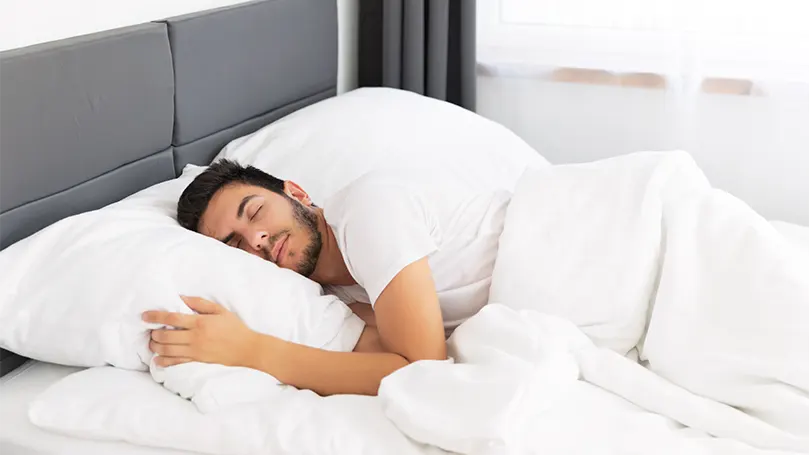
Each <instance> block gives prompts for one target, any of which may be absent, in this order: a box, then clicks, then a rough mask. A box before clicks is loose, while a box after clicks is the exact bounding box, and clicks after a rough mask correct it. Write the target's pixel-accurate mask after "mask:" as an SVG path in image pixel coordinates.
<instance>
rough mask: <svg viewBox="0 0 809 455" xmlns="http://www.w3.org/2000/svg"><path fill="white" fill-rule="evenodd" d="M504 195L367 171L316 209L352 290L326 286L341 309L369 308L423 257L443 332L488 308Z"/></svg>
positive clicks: (432, 177) (436, 179)
mask: <svg viewBox="0 0 809 455" xmlns="http://www.w3.org/2000/svg"><path fill="white" fill-rule="evenodd" d="M510 200H511V194H510V193H509V192H508V191H491V190H482V189H476V188H474V187H472V186H471V185H470V184H469V183H468V182H461V181H456V180H454V179H452V178H451V177H447V176H446V174H445V175H438V174H437V173H428V172H423V171H418V172H405V171H374V172H370V173H368V174H365V175H364V176H362V177H360V178H359V179H357V180H356V181H354V182H353V183H351V184H349V185H348V186H346V187H345V188H343V189H342V190H341V191H339V192H337V193H336V194H334V195H333V196H332V197H331V198H329V199H328V200H327V201H326V203H325V204H324V208H323V209H324V214H325V218H326V222H327V223H328V224H329V226H331V228H332V230H333V231H334V235H335V237H336V239H337V244H338V246H339V248H340V251H341V252H342V254H343V259H344V260H345V262H346V265H347V266H348V271H349V272H350V273H351V275H352V276H353V277H354V280H355V281H356V282H357V283H358V285H357V286H330V287H328V288H327V291H328V292H332V293H334V294H335V295H337V296H338V297H340V298H341V299H342V300H343V301H345V302H347V303H352V302H364V303H370V304H371V305H374V304H375V303H376V300H377V299H378V298H379V295H380V294H381V293H382V291H383V290H384V289H385V287H386V286H387V285H388V283H390V281H391V280H392V279H393V278H394V277H395V276H396V275H397V274H398V273H399V272H400V271H401V270H402V269H403V268H405V267H406V266H408V265H409V264H411V263H413V262H415V261H416V260H418V259H421V258H422V257H424V256H428V262H429V265H430V269H431V270H432V274H433V280H434V281H435V286H436V290H437V291H438V299H439V302H440V304H441V313H442V315H443V319H444V326H445V328H447V329H450V330H451V329H453V328H455V327H457V326H458V325H459V324H460V323H462V322H463V321H465V320H466V319H468V318H469V317H470V316H472V315H474V314H475V313H477V312H478V311H479V310H480V309H481V308H482V307H483V306H484V305H485V304H486V303H487V301H488V298H489V287H490V285H491V277H492V270H493V269H494V261H495V258H496V256H497V245H498V242H499V238H500V234H501V233H502V231H503V222H504V220H505V215H506V208H507V207H508V203H509V201H510Z"/></svg>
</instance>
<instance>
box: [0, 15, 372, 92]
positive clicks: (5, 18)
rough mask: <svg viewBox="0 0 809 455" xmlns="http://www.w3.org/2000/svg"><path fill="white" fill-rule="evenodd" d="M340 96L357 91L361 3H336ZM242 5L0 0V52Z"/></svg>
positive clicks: (338, 85) (338, 86)
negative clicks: (358, 23)
mask: <svg viewBox="0 0 809 455" xmlns="http://www.w3.org/2000/svg"><path fill="white" fill-rule="evenodd" d="M336 1H337V9H338V20H339V28H340V33H339V37H338V48H339V70H338V77H337V88H338V91H339V92H340V93H342V92H345V91H348V90H351V89H353V88H355V87H356V86H357V72H356V60H357V22H358V14H359V0H336ZM245 2H246V0H171V1H167V0H70V1H65V0H0V51H3V50H7V49H14V48H18V47H23V46H30V45H32V44H37V43H43V42H47V41H54V40H58V39H64V38H68V37H71V36H78V35H85V34H88V33H94V32H98V31H102V30H110V29H113V28H117V27H124V26H127V25H134V24H139V23H143V22H148V21H152V20H157V19H162V18H166V17H171V16H176V15H179V14H186V13H192V12H196V11H203V10H206V9H211V8H218V7H221V6H227V5H234V4H238V3H245Z"/></svg>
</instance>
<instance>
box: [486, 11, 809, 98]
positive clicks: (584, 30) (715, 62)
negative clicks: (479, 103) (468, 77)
mask: <svg viewBox="0 0 809 455" xmlns="http://www.w3.org/2000/svg"><path fill="white" fill-rule="evenodd" d="M807 24H809V1H807V0H478V60H479V62H480V64H481V65H482V66H483V67H484V68H488V69H489V70H491V71H499V72H511V73H523V74H526V73H527V74H530V73H532V72H542V71H546V70H547V69H548V68H559V67H566V68H580V69H590V70H605V71H609V72H634V73H652V74H661V75H665V76H666V77H668V78H672V77H679V76H683V75H688V76H698V77H699V78H715V79H750V80H758V79H766V80H777V81H780V82H785V83H790V82H803V83H805V82H809V58H807V55H809V26H807Z"/></svg>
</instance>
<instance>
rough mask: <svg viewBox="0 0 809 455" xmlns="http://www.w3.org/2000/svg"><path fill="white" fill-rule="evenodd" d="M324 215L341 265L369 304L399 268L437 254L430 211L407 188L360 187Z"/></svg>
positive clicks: (353, 187)
mask: <svg viewBox="0 0 809 455" xmlns="http://www.w3.org/2000/svg"><path fill="white" fill-rule="evenodd" d="M325 210H326V212H325V216H326V221H327V222H328V223H329V225H330V226H331V227H332V229H333V231H334V234H335V237H336V238H337V243H338V244H339V247H340V250H341V252H342V253H343V260H344V261H345V263H346V265H347V266H348V270H349V272H350V273H351V275H352V276H353V277H354V279H355V280H356V281H357V284H359V285H360V286H362V287H363V288H364V289H365V292H366V293H367V294H368V297H369V299H370V301H371V302H370V303H371V305H375V304H376V300H377V299H378V298H379V295H380V294H381V293H382V291H383V290H384V289H385V287H386V286H387V285H388V283H390V282H391V280H392V279H393V278H394V277H395V276H396V275H397V274H398V273H399V272H400V271H401V270H402V269H404V268H405V267H407V266H408V265H410V264H412V263H413V262H415V261H417V260H419V259H421V258H423V257H425V256H428V255H429V254H430V253H432V252H433V251H435V250H436V249H437V243H436V239H435V238H434V235H435V234H436V231H437V225H436V218H435V216H434V212H433V210H432V207H431V206H430V204H429V202H428V201H425V200H424V198H423V197H422V196H421V195H420V194H417V193H414V192H413V191H412V190H409V189H408V188H407V187H403V186H399V185H395V184H390V185H386V184H384V183H383V184H374V182H373V181H371V182H367V183H363V182H359V183H357V184H355V185H350V186H349V187H348V188H346V189H344V190H343V191H341V192H340V193H338V194H337V195H335V197H333V198H332V199H331V200H330V201H329V204H328V206H327V207H326V208H325Z"/></svg>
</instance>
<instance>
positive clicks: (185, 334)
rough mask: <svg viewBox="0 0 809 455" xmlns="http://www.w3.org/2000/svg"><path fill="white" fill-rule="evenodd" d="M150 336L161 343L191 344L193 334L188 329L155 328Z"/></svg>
mask: <svg viewBox="0 0 809 455" xmlns="http://www.w3.org/2000/svg"><path fill="white" fill-rule="evenodd" d="M151 338H152V341H157V342H158V343H162V344H191V340H192V339H193V334H192V332H191V331H189V330H170V329H155V330H152V335H151Z"/></svg>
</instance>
